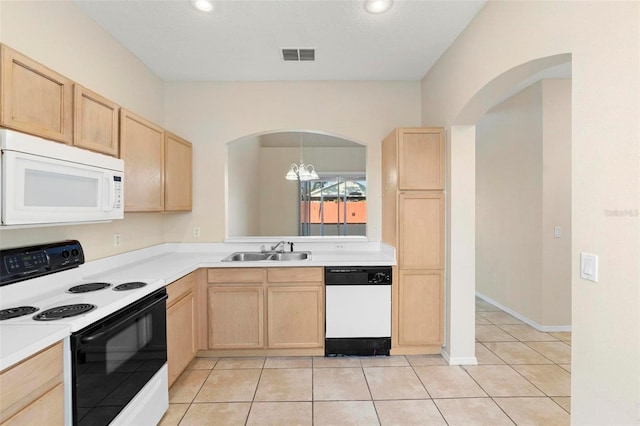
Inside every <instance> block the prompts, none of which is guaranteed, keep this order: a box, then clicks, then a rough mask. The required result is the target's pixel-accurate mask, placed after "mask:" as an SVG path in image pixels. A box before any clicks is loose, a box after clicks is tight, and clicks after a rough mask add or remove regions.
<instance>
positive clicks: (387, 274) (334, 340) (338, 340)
mask: <svg viewBox="0 0 640 426" xmlns="http://www.w3.org/2000/svg"><path fill="white" fill-rule="evenodd" d="M324 281H325V306H326V308H325V309H326V311H325V322H326V331H325V346H324V347H325V356H339V355H361V356H375V355H389V350H390V349H391V267H390V266H350V267H346V266H340V267H326V268H325V270H324Z"/></svg>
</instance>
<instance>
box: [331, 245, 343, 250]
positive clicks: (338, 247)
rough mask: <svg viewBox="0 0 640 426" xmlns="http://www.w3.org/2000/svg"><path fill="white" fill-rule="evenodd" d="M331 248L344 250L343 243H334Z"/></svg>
mask: <svg viewBox="0 0 640 426" xmlns="http://www.w3.org/2000/svg"><path fill="white" fill-rule="evenodd" d="M333 248H334V249H336V250H344V244H334V245H333Z"/></svg>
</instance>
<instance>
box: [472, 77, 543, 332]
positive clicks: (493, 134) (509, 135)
mask: <svg viewBox="0 0 640 426" xmlns="http://www.w3.org/2000/svg"><path fill="white" fill-rule="evenodd" d="M476 290H477V291H478V292H480V293H482V294H483V295H485V296H488V297H490V298H491V299H493V300H496V301H497V302H500V303H501V304H502V305H504V306H506V307H508V308H510V309H512V310H513V311H515V312H517V313H519V314H521V315H524V316H525V317H527V318H529V319H531V320H532V321H534V322H536V323H538V324H541V311H542V85H541V84H540V83H538V84H535V85H533V86H530V87H528V88H527V89H525V90H523V91H522V92H520V93H519V94H517V95H515V96H513V97H512V98H510V99H508V100H506V101H505V102H503V103H501V104H500V105H497V106H496V107H494V108H492V109H491V110H490V111H489V112H487V114H486V115H485V116H484V117H482V119H481V120H480V121H479V122H478V124H477V125H476Z"/></svg>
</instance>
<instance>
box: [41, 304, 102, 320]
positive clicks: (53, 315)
mask: <svg viewBox="0 0 640 426" xmlns="http://www.w3.org/2000/svg"><path fill="white" fill-rule="evenodd" d="M95 308H96V305H91V304H89V303H78V304H75V305H64V306H56V307H55V308H51V309H47V310H46V311H42V312H40V313H39V314H37V315H34V316H33V319H34V320H36V321H53V320H57V319H62V318H68V317H74V316H76V315H82V314H84V313H86V312H89V311H92V310H94V309H95Z"/></svg>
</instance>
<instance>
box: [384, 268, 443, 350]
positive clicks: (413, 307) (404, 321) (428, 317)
mask: <svg viewBox="0 0 640 426" xmlns="http://www.w3.org/2000/svg"><path fill="white" fill-rule="evenodd" d="M398 275H399V277H398V285H397V288H396V289H395V292H394V293H395V294H394V295H393V296H394V297H393V299H394V301H393V303H394V304H396V306H395V307H394V308H395V309H394V312H395V315H396V316H397V318H395V321H394V328H395V330H393V331H392V336H393V338H394V340H395V342H393V347H394V348H395V349H396V350H395V351H392V353H394V354H400V353H404V354H410V353H440V351H441V346H442V343H443V341H444V335H443V330H444V314H443V313H444V306H443V300H444V294H443V292H444V280H443V272H442V271H441V270H400V271H399V272H398Z"/></svg>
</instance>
